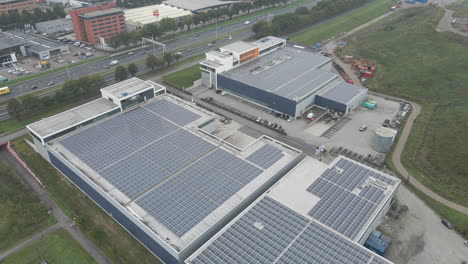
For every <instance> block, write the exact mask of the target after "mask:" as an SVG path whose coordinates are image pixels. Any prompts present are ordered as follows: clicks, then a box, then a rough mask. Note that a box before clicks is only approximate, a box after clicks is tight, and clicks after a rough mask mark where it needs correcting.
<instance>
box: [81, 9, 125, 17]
mask: <svg viewBox="0 0 468 264" xmlns="http://www.w3.org/2000/svg"><path fill="white" fill-rule="evenodd" d="M119 13H123V10H122V9H119V8H110V9H107V10H96V11H92V12H87V13H82V14H80V15H79V16H80V17H84V18H93V17H100V16H104V15H112V14H119Z"/></svg>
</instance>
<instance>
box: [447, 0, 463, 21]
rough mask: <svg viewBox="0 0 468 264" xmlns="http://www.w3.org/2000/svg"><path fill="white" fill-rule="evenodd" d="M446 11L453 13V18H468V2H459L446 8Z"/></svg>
mask: <svg viewBox="0 0 468 264" xmlns="http://www.w3.org/2000/svg"><path fill="white" fill-rule="evenodd" d="M447 8H448V9H450V10H453V11H455V13H453V17H465V18H468V0H461V1H460V2H458V3H455V4H451V5H449V6H447Z"/></svg>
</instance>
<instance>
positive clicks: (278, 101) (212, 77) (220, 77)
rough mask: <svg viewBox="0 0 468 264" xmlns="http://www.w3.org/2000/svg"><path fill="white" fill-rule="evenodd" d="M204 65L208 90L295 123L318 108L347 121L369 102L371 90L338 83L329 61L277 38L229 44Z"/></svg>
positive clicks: (204, 82)
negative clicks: (232, 95)
mask: <svg viewBox="0 0 468 264" xmlns="http://www.w3.org/2000/svg"><path fill="white" fill-rule="evenodd" d="M200 64H201V66H200V68H201V71H202V83H203V84H204V85H206V86H208V87H214V88H217V89H221V90H224V91H227V92H229V93H231V94H234V95H237V96H239V97H242V98H244V99H247V100H250V101H252V102H254V103H257V104H260V105H263V106H265V107H267V108H270V109H272V110H275V111H277V112H281V113H284V114H287V115H290V116H292V117H299V116H301V115H302V114H304V113H305V112H306V111H307V109H309V108H310V107H312V106H313V105H314V104H316V105H319V106H321V107H324V108H328V109H333V110H336V111H338V112H341V113H342V114H343V115H345V114H347V113H348V112H349V111H351V110H353V109H354V108H355V107H357V106H358V105H359V104H360V103H361V102H363V101H364V100H365V98H366V97H367V89H366V88H362V87H358V86H355V85H351V84H345V83H342V82H340V81H338V75H337V74H335V73H333V72H331V59H330V58H328V57H325V56H321V55H318V54H314V53H312V52H309V51H307V50H305V49H303V48H295V47H293V46H292V47H290V46H287V45H286V41H285V40H284V39H281V38H277V37H266V38H263V39H260V40H257V41H255V42H251V43H247V42H243V41H238V42H235V43H232V44H229V45H227V46H224V47H221V48H220V51H219V52H218V51H210V52H208V53H206V60H205V61H203V62H201V63H200Z"/></svg>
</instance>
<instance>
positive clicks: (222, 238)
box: [186, 156, 400, 264]
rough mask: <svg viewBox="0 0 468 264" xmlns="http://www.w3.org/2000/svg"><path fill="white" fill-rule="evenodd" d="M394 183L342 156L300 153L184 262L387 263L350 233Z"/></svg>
mask: <svg viewBox="0 0 468 264" xmlns="http://www.w3.org/2000/svg"><path fill="white" fill-rule="evenodd" d="M399 183H400V180H398V179H396V178H394V177H391V176H389V175H386V174H384V173H382V172H379V171H377V170H374V169H372V168H370V167H368V166H365V165H363V164H360V163H358V162H356V161H353V160H351V159H348V158H345V157H342V156H340V157H338V158H336V159H335V160H334V161H333V162H332V163H331V164H330V165H327V164H324V163H322V162H319V161H317V160H315V159H312V158H306V159H304V160H303V161H302V162H301V163H300V164H299V165H297V166H296V167H295V168H293V169H292V170H291V171H290V172H289V173H288V174H287V175H286V176H284V177H283V178H282V179H281V180H280V182H279V183H277V184H276V185H275V186H274V187H272V188H271V189H270V190H269V191H267V192H266V193H265V194H264V195H263V197H261V198H259V199H258V200H257V201H255V202H254V203H253V204H252V206H251V207H250V208H248V209H246V210H244V211H243V212H242V213H241V214H240V215H239V216H237V217H236V219H234V220H233V221H231V222H230V223H229V225H227V226H226V227H225V228H224V229H223V230H221V231H220V232H219V233H218V234H216V235H215V236H214V237H213V238H212V239H211V240H210V241H209V242H208V243H206V244H205V245H204V246H202V247H201V248H200V249H199V250H198V251H197V252H195V254H194V255H193V256H191V257H190V258H189V259H188V260H187V261H186V262H187V263H193V264H201V263H206V264H211V263H353V264H370V263H372V264H374V263H375V264H377V263H379V264H380V263H382V264H383V263H391V262H389V261H387V260H385V259H384V258H382V257H380V256H378V255H377V254H375V253H373V252H371V251H370V250H367V249H365V248H364V247H363V246H361V245H360V244H358V243H357V241H360V238H361V236H362V234H364V233H365V230H367V228H368V225H369V223H371V222H372V221H373V220H374V219H375V217H376V216H377V214H378V213H379V212H380V210H382V207H383V206H384V204H385V203H386V202H387V201H388V200H389V199H390V198H391V196H392V194H393V193H394V192H395V191H396V189H397V187H398V185H399Z"/></svg>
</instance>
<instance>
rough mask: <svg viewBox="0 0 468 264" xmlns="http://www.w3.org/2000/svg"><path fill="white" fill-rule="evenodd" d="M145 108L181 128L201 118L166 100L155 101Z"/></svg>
mask: <svg viewBox="0 0 468 264" xmlns="http://www.w3.org/2000/svg"><path fill="white" fill-rule="evenodd" d="M145 108H146V109H149V110H150V111H152V112H154V113H156V114H158V115H160V116H162V117H164V118H166V119H168V120H170V121H172V122H174V123H176V124H178V125H179V126H185V125H187V124H190V123H192V122H193V121H195V120H197V119H199V118H200V117H201V116H199V115H197V114H195V113H194V112H192V111H190V110H187V109H185V108H183V107H182V106H179V105H177V104H174V103H172V102H169V101H168V100H166V99H161V100H157V101H154V102H152V103H150V104H148V105H146V106H145Z"/></svg>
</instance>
